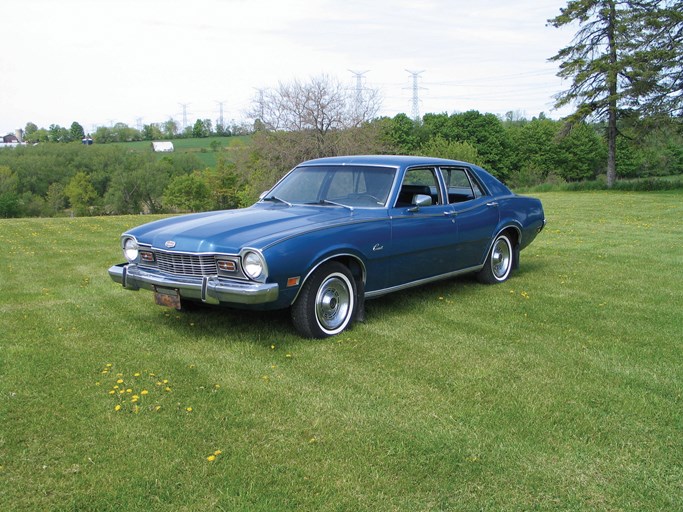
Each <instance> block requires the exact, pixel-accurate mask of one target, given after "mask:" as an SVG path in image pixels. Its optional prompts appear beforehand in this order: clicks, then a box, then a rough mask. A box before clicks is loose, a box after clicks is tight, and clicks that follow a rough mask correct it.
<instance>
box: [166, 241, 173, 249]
mask: <svg viewBox="0 0 683 512" xmlns="http://www.w3.org/2000/svg"><path fill="white" fill-rule="evenodd" d="M164 245H165V246H166V247H168V248H169V249H173V248H174V247H175V242H174V241H173V240H167V241H166V243H165V244H164Z"/></svg>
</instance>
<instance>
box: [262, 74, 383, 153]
mask: <svg viewBox="0 0 683 512" xmlns="http://www.w3.org/2000/svg"><path fill="white" fill-rule="evenodd" d="M362 92H363V94H360V95H359V94H358V92H357V91H352V90H351V89H350V88H348V87H346V86H345V85H343V84H342V83H341V82H339V81H338V80H337V79H335V78H333V77H330V76H328V75H321V76H318V77H314V78H311V80H310V81H308V82H301V81H299V80H294V81H292V82H290V83H282V82H280V83H279V84H278V86H277V87H275V88H273V89H261V90H259V91H258V93H257V95H256V97H255V98H254V101H253V104H252V108H251V110H250V111H249V116H250V117H252V118H253V119H254V120H255V121H256V125H257V126H259V127H261V128H262V129H265V130H267V131H287V132H305V133H307V134H308V137H307V138H308V139H311V138H312V139H313V141H314V142H315V144H314V146H315V148H316V151H315V153H316V154H313V155H311V156H313V157H315V156H327V155H331V154H335V153H336V150H335V147H336V145H335V144H334V140H335V139H336V137H332V136H331V134H332V133H333V132H336V131H340V130H345V129H349V128H355V127H358V126H360V125H362V124H363V123H364V122H366V121H369V120H371V119H372V118H373V117H374V116H375V115H376V114H377V112H378V111H379V107H380V95H379V92H378V91H376V90H373V89H364V90H363V91H362ZM309 144H310V141H308V142H307V143H306V145H309Z"/></svg>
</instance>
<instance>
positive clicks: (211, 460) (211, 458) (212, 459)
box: [206, 455, 216, 462]
mask: <svg viewBox="0 0 683 512" xmlns="http://www.w3.org/2000/svg"><path fill="white" fill-rule="evenodd" d="M206 460H208V461H209V462H213V461H214V460H216V456H215V455H209V456H208V457H207V458H206Z"/></svg>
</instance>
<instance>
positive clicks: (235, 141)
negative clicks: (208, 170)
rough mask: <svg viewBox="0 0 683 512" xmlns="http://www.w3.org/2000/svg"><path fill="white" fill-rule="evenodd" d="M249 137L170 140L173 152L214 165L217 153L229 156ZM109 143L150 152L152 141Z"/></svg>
mask: <svg viewBox="0 0 683 512" xmlns="http://www.w3.org/2000/svg"><path fill="white" fill-rule="evenodd" d="M250 139H251V136H250V135H240V136H234V137H204V138H187V139H172V140H171V142H173V147H174V153H176V154H177V153H187V154H192V155H195V156H196V157H197V158H199V160H200V161H201V162H202V163H203V164H205V165H206V166H207V167H215V166H216V161H217V158H218V156H219V155H224V156H227V157H228V158H230V153H231V151H232V150H233V149H234V148H236V147H239V146H240V145H243V144H248V143H249V141H250ZM111 144H112V145H117V146H122V147H124V148H126V149H127V150H131V149H132V150H135V151H145V152H150V153H151V152H152V143H151V142H150V141H137V142H117V143H111ZM212 144H213V146H212ZM165 154H166V153H158V156H159V157H163V156H164V155H165Z"/></svg>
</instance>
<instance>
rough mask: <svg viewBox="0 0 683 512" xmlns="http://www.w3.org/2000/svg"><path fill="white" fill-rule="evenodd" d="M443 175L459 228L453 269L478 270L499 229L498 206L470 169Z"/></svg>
mask: <svg viewBox="0 0 683 512" xmlns="http://www.w3.org/2000/svg"><path fill="white" fill-rule="evenodd" d="M441 172H442V176H443V180H444V183H445V185H446V190H447V191H448V202H449V203H450V204H451V206H452V207H453V211H454V216H455V222H456V223H457V225H458V244H457V245H458V247H457V250H456V258H455V262H456V268H454V269H453V270H462V269H466V268H471V267H475V266H477V265H480V264H481V263H483V262H484V259H485V255H486V253H487V251H488V249H489V245H490V244H491V241H492V239H493V236H494V235H495V230H496V229H497V227H498V221H499V212H498V203H497V202H496V201H495V200H494V198H493V197H492V196H490V195H488V194H487V192H486V190H485V189H484V187H483V186H482V185H481V184H480V183H479V181H478V180H477V179H476V177H475V176H474V174H473V173H472V172H471V171H470V170H469V169H468V168H465V167H462V168H460V167H453V168H448V167H447V168H442V169H441Z"/></svg>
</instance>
